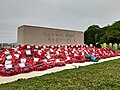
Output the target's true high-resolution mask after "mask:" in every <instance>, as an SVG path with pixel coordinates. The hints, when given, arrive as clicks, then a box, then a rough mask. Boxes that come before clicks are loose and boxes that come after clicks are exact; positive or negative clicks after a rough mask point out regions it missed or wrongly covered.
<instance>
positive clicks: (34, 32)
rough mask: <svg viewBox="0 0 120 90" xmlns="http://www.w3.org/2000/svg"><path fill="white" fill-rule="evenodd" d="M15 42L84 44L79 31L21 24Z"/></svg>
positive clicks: (82, 36) (81, 33) (82, 35)
mask: <svg viewBox="0 0 120 90" xmlns="http://www.w3.org/2000/svg"><path fill="white" fill-rule="evenodd" d="M17 44H37V45H57V44H84V33H83V32H80V31H73V30H65V29H56V28H47V27H37V26H28V25H23V26H21V27H19V28H18V38H17Z"/></svg>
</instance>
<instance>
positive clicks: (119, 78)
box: [0, 59, 120, 90]
mask: <svg viewBox="0 0 120 90" xmlns="http://www.w3.org/2000/svg"><path fill="white" fill-rule="evenodd" d="M119 89H120V59H117V60H113V61H108V62H104V63H99V64H94V65H89V66H85V67H80V68H75V69H71V70H64V71H60V72H57V73H52V74H48V75H44V76H40V77H34V78H30V79H24V80H19V81H15V82H11V83H7V84H2V85H0V90H119Z"/></svg>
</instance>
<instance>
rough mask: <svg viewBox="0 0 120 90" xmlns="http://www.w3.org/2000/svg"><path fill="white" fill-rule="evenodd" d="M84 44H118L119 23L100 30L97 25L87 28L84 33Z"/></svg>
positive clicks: (119, 41)
mask: <svg viewBox="0 0 120 90" xmlns="http://www.w3.org/2000/svg"><path fill="white" fill-rule="evenodd" d="M84 41H85V44H88V45H89V44H93V45H99V44H101V43H104V42H105V43H120V21H117V22H115V23H113V24H112V25H108V26H105V27H102V28H100V27H99V26H98V25H92V26H89V27H88V29H87V30H86V31H85V32H84Z"/></svg>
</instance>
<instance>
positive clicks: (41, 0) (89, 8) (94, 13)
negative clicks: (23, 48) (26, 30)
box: [0, 0, 120, 42]
mask: <svg viewBox="0 0 120 90" xmlns="http://www.w3.org/2000/svg"><path fill="white" fill-rule="evenodd" d="M119 4H120V0H0V42H16V41H17V27H18V26H21V25H23V24H27V25H38V26H49V27H58V28H67V29H74V30H80V31H85V30H86V29H87V28H88V26H90V25H93V24H97V25H99V26H101V27H103V26H106V25H108V24H111V23H114V22H115V21H118V20H120V5H119Z"/></svg>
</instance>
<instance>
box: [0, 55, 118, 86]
mask: <svg viewBox="0 0 120 90" xmlns="http://www.w3.org/2000/svg"><path fill="white" fill-rule="evenodd" d="M118 58H120V56H117V57H111V58H107V59H101V60H99V62H85V63H73V64H66V66H62V67H54V68H51V69H47V70H45V71H33V72H30V73H24V74H18V75H15V76H10V77H1V76H0V84H3V83H8V82H12V81H15V80H18V79H20V78H25V79H27V78H31V77H35V76H42V75H45V74H49V73H53V72H58V71H62V70H65V69H72V68H78V67H80V66H86V65H91V64H96V63H101V62H105V61H109V60H114V59H118Z"/></svg>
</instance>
